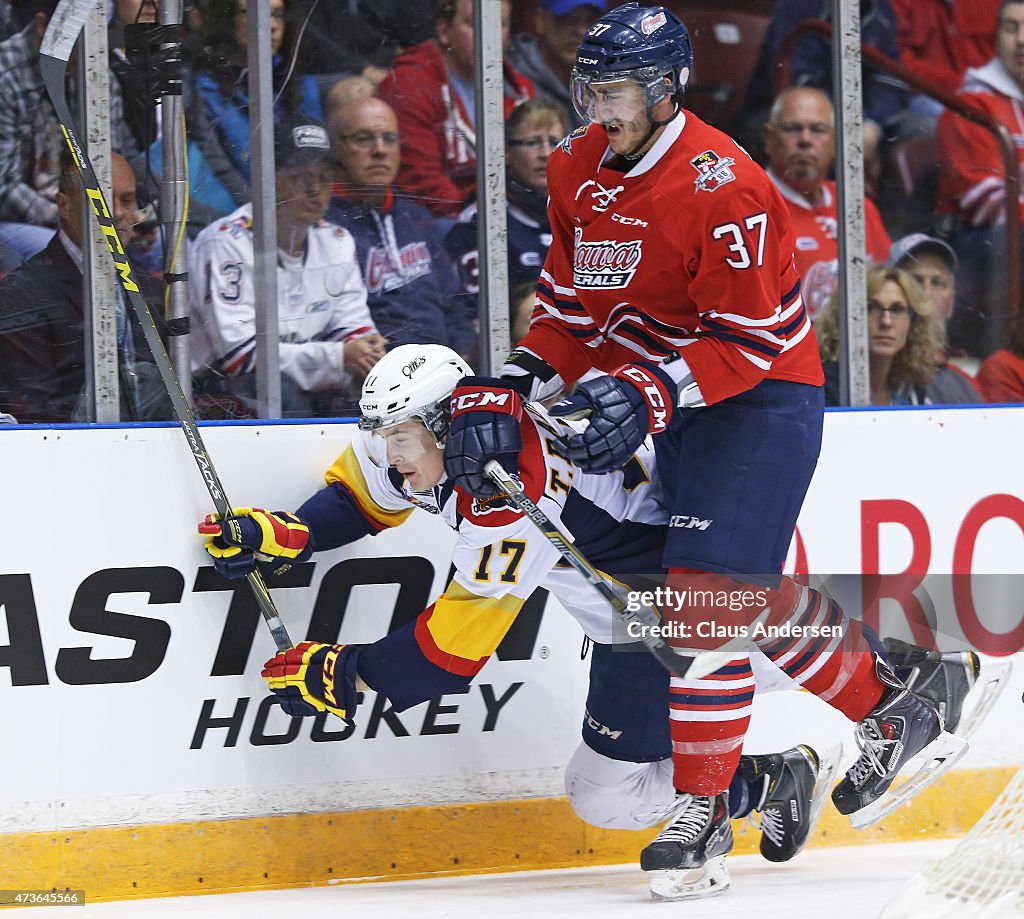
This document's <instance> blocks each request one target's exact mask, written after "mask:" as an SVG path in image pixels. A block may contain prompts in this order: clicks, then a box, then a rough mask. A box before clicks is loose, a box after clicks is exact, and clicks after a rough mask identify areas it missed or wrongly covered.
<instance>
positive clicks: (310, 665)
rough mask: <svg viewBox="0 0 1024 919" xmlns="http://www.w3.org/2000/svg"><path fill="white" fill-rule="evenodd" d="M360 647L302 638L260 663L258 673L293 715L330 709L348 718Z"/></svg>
mask: <svg viewBox="0 0 1024 919" xmlns="http://www.w3.org/2000/svg"><path fill="white" fill-rule="evenodd" d="M360 647H361V646H359V645H325V644H322V643H320V642H316V641H304V642H302V643H301V644H298V645H296V646H295V647H294V648H289V649H288V650H287V651H279V652H278V653H277V654H275V655H274V656H273V657H272V658H271V659H270V660H269V661H267V662H266V663H265V664H264V665H263V671H262V673H261V674H260V676H262V677H263V679H264V680H266V682H267V686H269V687H270V691H271V692H273V693H274V695H275V696H276V697H277V701H278V702H279V703H280V705H281V708H283V709H284V710H285V711H286V712H287V713H288V714H289V715H291V716H293V717H298V718H301V717H304V716H307V715H316V714H318V713H319V712H330V713H331V714H332V715H337V716H338V717H339V718H343V719H345V720H346V721H351V720H352V716H353V713H354V711H355V707H356V664H357V662H358V656H359V655H358V652H359V649H360Z"/></svg>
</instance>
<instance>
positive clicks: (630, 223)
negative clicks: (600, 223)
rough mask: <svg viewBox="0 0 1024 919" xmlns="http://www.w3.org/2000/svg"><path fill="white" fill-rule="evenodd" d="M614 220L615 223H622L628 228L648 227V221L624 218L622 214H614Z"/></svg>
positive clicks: (637, 218)
mask: <svg viewBox="0 0 1024 919" xmlns="http://www.w3.org/2000/svg"><path fill="white" fill-rule="evenodd" d="M612 220H613V221H615V223H621V224H624V225H625V226H627V227H645V226H647V221H646V220H641V219H640V218H639V217H623V216H622V215H621V214H612Z"/></svg>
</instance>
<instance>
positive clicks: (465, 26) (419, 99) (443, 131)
mask: <svg viewBox="0 0 1024 919" xmlns="http://www.w3.org/2000/svg"><path fill="white" fill-rule="evenodd" d="M501 19H502V41H503V43H507V41H508V21H509V0H501ZM473 54H474V52H473V0H441V3H440V4H439V6H438V11H437V38H436V39H431V40H428V41H425V42H422V43H421V44H418V45H416V46H415V47H412V48H410V49H409V50H408V51H405V52H403V53H402V54H400V55H398V57H396V58H395V61H394V69H393V70H392V72H391V74H390V75H389V76H388V77H387V78H386V79H385V80H384V82H382V83H381V84H380V88H379V94H380V97H381V98H382V99H384V101H385V102H387V103H388V104H389V105H390V106H391V107H392V108H393V109H394V111H395V114H396V115H397V116H398V126H399V129H400V131H401V135H402V167H401V169H400V170H399V173H398V186H399V188H401V189H402V191H403V192H405V193H406V194H407V195H410V196H412V197H415V198H417V199H418V200H419V201H420V203H421V204H423V205H424V206H425V207H427V208H428V209H429V210H431V211H432V212H433V213H434V214H436V215H438V216H439V217H444V218H447V220H448V222H449V226H450V225H451V223H452V222H454V220H455V218H456V217H458V215H459V211H461V210H462V208H464V207H465V206H466V205H467V204H468V203H469V202H470V201H472V200H473V199H474V198H475V197H476V129H475V127H474V126H475V124H476V102H475V98H474V87H473V72H474V70H475V60H474V57H473ZM504 76H505V117H506V118H507V117H508V116H509V114H510V113H511V111H512V108H513V106H515V104H516V103H517V102H521V101H522V100H524V99H531V98H533V96H534V95H536V90H535V89H534V86H533V83H532V82H531V81H530V80H529V79H528V78H526V77H524V76H523V75H522V74H521V73H519V72H518V71H517V70H515V69H514V68H512V67H511V66H510V65H509V64H508V63H505V65H504Z"/></svg>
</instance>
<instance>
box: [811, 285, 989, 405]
mask: <svg viewBox="0 0 1024 919" xmlns="http://www.w3.org/2000/svg"><path fill="white" fill-rule="evenodd" d="M867 295H868V325H867V334H868V365H869V372H870V375H871V404H872V405H878V406H883V405H921V404H926V403H933V402H934V401H935V400H934V399H933V398H932V390H931V384H932V382H933V380H934V378H935V377H936V376H937V375H938V374H940V373H942V372H943V371H942V370H941V369H938V368H937V364H936V358H937V356H938V355H939V353H940V352H941V351H942V348H943V345H944V343H945V336H944V335H943V331H942V318H941V317H940V315H939V312H938V310H937V309H936V308H935V305H934V304H933V303H932V301H931V300H930V299H928V297H927V296H926V295H925V292H924V291H923V290H922V289H921V285H920V284H918V283H917V281H915V280H914V279H913V278H912V277H911V276H910V275H909V274H907V272H905V271H901V270H900V269H898V268H890V267H888V266H887V265H875V266H873V267H871V268H870V269H868V276H867ZM815 332H816V334H817V336H818V347H819V349H820V351H821V359H822V364H823V367H824V370H825V404H826V405H838V404H839V363H838V361H839V296H838V294H833V296H832V297H831V299H830V300H829V302H828V304H827V305H826V307H825V309H824V311H823V312H822V314H821V316H820V317H819V318H818V321H817V323H815ZM943 390H944V391H946V388H945V387H943ZM975 401H976V400H975Z"/></svg>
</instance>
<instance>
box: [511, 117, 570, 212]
mask: <svg viewBox="0 0 1024 919" xmlns="http://www.w3.org/2000/svg"><path fill="white" fill-rule="evenodd" d="M564 136H565V130H564V126H562V125H559V124H555V123H548V122H543V123H541V124H537V123H532V124H531V123H530V122H527V123H525V124H521V125H519V127H518V128H516V130H515V131H514V132H513V134H512V136H511V137H509V139H508V145H507V147H508V149H507V150H506V154H505V168H506V169H508V174H509V177H510V178H512V179H513V180H514V181H516V182H519V183H520V184H521V185H526V186H527V187H528V188H532V189H534V190H535V191H539V192H543V193H544V194H547V190H548V156H550V155H551V151H552V150H554V149H555V147H557V146H558V144H559V143H560V142H561V140H562V138H563V137H564Z"/></svg>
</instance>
